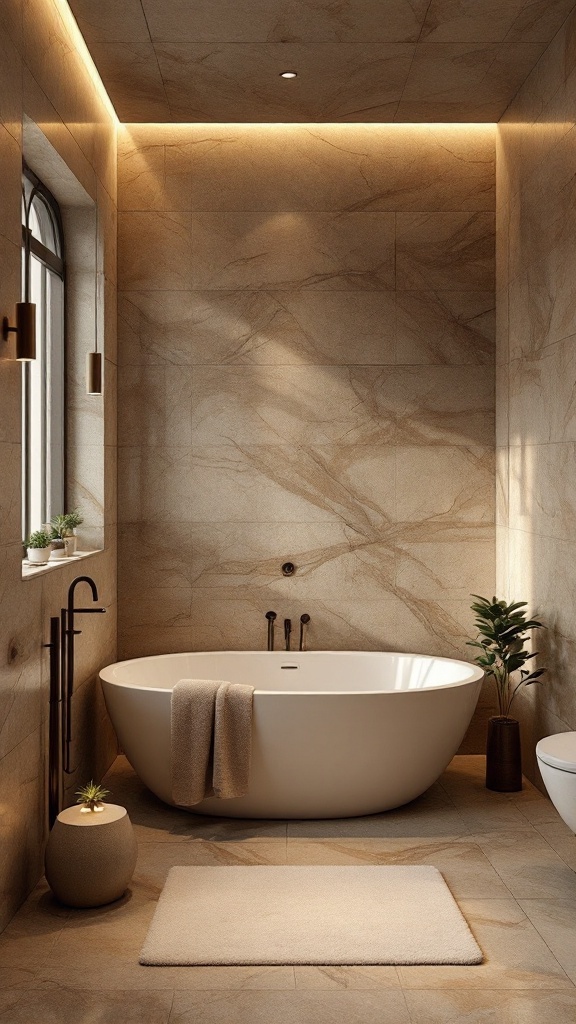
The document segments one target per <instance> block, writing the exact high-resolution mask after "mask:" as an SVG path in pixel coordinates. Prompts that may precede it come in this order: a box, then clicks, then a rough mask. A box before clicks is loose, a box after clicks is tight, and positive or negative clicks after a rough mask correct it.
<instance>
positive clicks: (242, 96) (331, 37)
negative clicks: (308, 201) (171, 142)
mask: <svg viewBox="0 0 576 1024" xmlns="http://www.w3.org/2000/svg"><path fill="white" fill-rule="evenodd" d="M70 6H71V8H72V10H73V12H74V14H75V15H76V17H77V20H78V23H79V25H80V28H81V30H82V32H83V34H84V37H85V39H86V41H87V43H88V45H89V47H90V49H91V52H92V55H93V57H94V60H95V62H96V65H97V67H98V69H99V71H100V74H101V76H102V79H103V81H104V84H105V86H106V88H107V89H108V92H109V93H110V97H111V99H112V102H113V103H114V105H115V107H116V110H117V113H118V116H119V118H120V120H121V121H132V122H137V121H208V122H209V121H216V122H243V121H254V122H257V121H262V122H266V121H294V122H298V121H318V122H327V121H335V122H338V121H343V122H346V121H359V122H362V121H365V122H375V121H428V122H430V121H486V120H490V121H492V120H498V119H499V118H500V116H501V115H502V114H503V112H504V110H505V109H506V107H507V106H508V104H509V103H510V101H511V99H512V98H513V96H514V95H515V94H516V92H517V91H518V89H519V87H520V85H521V84H522V82H523V81H524V80H525V78H526V77H527V75H528V74H529V73H530V71H531V69H532V68H533V67H534V65H535V64H536V62H537V61H538V58H539V57H540V54H541V53H542V52H543V50H544V49H545V47H546V45H547V44H548V42H549V41H550V40H551V38H552V37H553V35H554V34H555V32H556V31H557V30H558V28H559V27H560V25H561V24H562V22H563V20H564V19H565V18H566V16H567V15H568V13H569V12H570V11H571V10H572V9H573V8H574V6H575V0H234V2H232V0H122V3H119V2H118V0H70ZM284 70H296V71H297V72H298V77H297V78H295V79H290V80H285V79H282V78H280V72H281V71H284Z"/></svg>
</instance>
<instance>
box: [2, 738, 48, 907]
mask: <svg viewBox="0 0 576 1024" xmlns="http://www.w3.org/2000/svg"><path fill="white" fill-rule="evenodd" d="M45 743H46V740H45V735H44V730H35V731H33V732H30V734H29V735H28V736H27V737H26V738H25V739H23V740H22V741H21V742H20V743H19V744H18V745H17V746H15V747H13V748H12V749H11V750H10V751H9V752H8V753H7V754H6V755H5V757H3V758H1V759H0V799H1V801H2V816H1V818H0V880H1V882H0V921H1V922H2V924H3V925H4V924H5V923H6V922H8V921H9V920H10V918H11V917H12V915H13V914H14V913H15V912H16V910H17V909H18V906H19V904H20V903H21V902H22V899H24V898H25V897H26V896H27V895H28V893H29V892H30V890H31V889H32V887H33V886H34V885H35V884H36V882H37V881H38V878H39V877H40V874H41V871H42V859H43V857H42V854H43V842H44V835H45V824H46V823H45V803H44V786H45V776H44V756H45V753H46V745H45Z"/></svg>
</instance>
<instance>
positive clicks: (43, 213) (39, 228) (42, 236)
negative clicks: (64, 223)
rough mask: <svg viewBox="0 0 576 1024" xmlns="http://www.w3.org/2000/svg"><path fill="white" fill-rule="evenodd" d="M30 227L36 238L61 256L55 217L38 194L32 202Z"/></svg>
mask: <svg viewBox="0 0 576 1024" xmlns="http://www.w3.org/2000/svg"><path fill="white" fill-rule="evenodd" d="M29 227H30V231H31V232H32V234H33V236H34V238H37V239H38V241H39V242H42V244H43V245H45V246H46V248H47V249H50V251H51V252H54V253H56V255H57V256H59V255H60V246H59V244H58V235H57V232H56V228H55V224H54V215H53V214H52V211H51V210H50V209H49V208H48V206H47V205H46V203H45V201H44V199H43V198H42V196H41V195H39V194H38V193H37V194H36V195H35V196H34V199H33V200H32V205H31V207H30V214H29Z"/></svg>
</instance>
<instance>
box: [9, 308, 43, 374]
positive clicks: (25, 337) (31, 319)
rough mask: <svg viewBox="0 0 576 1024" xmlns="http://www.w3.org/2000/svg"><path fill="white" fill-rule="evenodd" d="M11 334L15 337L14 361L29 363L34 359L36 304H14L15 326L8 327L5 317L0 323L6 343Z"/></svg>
mask: <svg viewBox="0 0 576 1024" xmlns="http://www.w3.org/2000/svg"><path fill="white" fill-rule="evenodd" d="M11 334H15V335H16V354H15V357H14V358H15V359H19V360H20V361H21V362H29V361H30V360H31V359H36V303H35V302H17V303H16V326H15V327H10V321H9V320H8V317H7V316H5V317H4V319H3V321H2V337H3V339H4V341H8V338H9V337H10V335H11Z"/></svg>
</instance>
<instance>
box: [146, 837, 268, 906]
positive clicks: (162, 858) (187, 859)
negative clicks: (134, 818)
mask: <svg viewBox="0 0 576 1024" xmlns="http://www.w3.org/2000/svg"><path fill="white" fill-rule="evenodd" d="M285 863H286V840H285V839H271V840H270V841H269V842H265V841H262V840H260V841H259V842H255V843H253V842H251V841H250V840H249V839H246V840H243V841H240V842H237V841H234V840H232V841H228V840H226V841H223V840H219V841H216V842H211V841H210V840H206V839H199V840H198V842H194V843H143V844H142V846H141V847H140V850H139V854H138V862H137V864H136V871H135V874H134V879H135V881H136V882H138V883H139V884H141V885H143V886H144V887H145V888H146V889H148V890H154V888H155V887H157V891H158V895H159V894H160V890H161V888H162V886H163V885H164V882H165V881H166V876H167V874H168V872H169V870H170V868H171V867H174V866H175V865H179V866H181V867H186V866H188V865H190V866H192V865H213V866H218V865H222V864H254V865H257V864H285Z"/></svg>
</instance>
